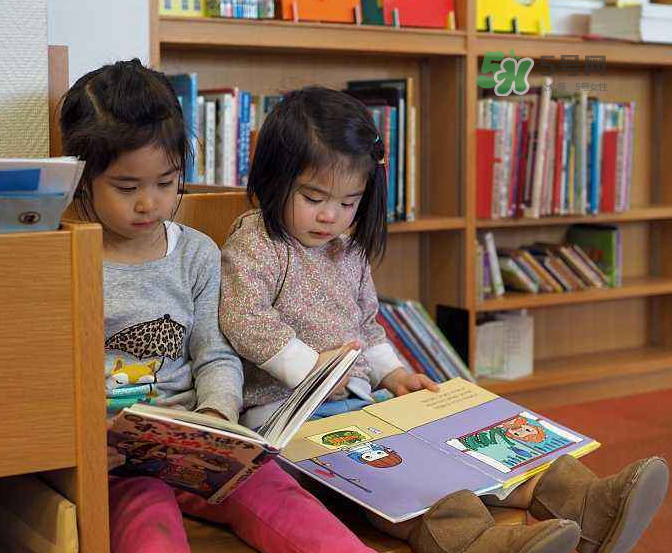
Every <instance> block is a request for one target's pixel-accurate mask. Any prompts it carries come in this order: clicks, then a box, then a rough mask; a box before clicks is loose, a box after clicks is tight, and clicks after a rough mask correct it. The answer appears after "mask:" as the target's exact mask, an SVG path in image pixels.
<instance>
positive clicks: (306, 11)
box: [277, 0, 359, 23]
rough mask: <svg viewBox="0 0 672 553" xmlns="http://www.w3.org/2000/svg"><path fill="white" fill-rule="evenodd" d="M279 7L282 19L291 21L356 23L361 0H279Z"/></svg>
mask: <svg viewBox="0 0 672 553" xmlns="http://www.w3.org/2000/svg"><path fill="white" fill-rule="evenodd" d="M278 7H279V10H277V11H278V12H279V14H278V15H279V17H280V19H285V20H289V21H291V20H295V21H324V22H330V23H355V8H358V7H359V0H279V2H278ZM297 12H298V13H297Z"/></svg>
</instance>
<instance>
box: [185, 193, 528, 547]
mask: <svg viewBox="0 0 672 553" xmlns="http://www.w3.org/2000/svg"><path fill="white" fill-rule="evenodd" d="M247 209H249V204H248V203H247V198H246V195H245V193H244V192H242V191H240V192H222V193H206V194H185V195H184V197H183V198H182V202H181V204H180V207H179V209H178V212H177V215H176V217H175V219H176V221H178V222H181V223H184V224H185V225H188V226H190V227H193V228H195V229H197V230H200V231H201V232H203V233H204V234H207V235H208V236H210V237H211V238H212V239H213V240H214V241H215V242H216V243H217V245H220V246H221V245H222V244H223V243H224V241H225V240H226V237H227V234H228V231H229V228H230V227H231V224H232V223H233V221H234V220H235V219H236V217H238V216H239V215H240V214H241V213H243V212H245V211H246V210H247ZM311 492H314V493H317V494H318V497H319V498H320V499H321V500H322V501H323V502H324V503H325V504H326V505H327V506H328V507H329V508H330V509H331V510H332V511H333V512H334V513H335V514H336V515H337V516H338V517H339V519H340V520H342V521H343V522H344V523H345V524H346V525H347V526H348V527H349V528H350V529H351V530H352V531H353V532H354V533H355V534H356V535H357V536H358V537H359V538H360V539H361V540H362V541H363V542H364V543H366V544H367V545H368V546H369V547H371V548H372V549H375V550H376V551H378V552H380V553H411V549H410V547H409V546H408V544H406V543H405V542H403V541H400V540H397V539H394V538H391V537H389V536H387V535H385V534H383V533H382V532H379V531H377V530H375V529H374V528H373V527H372V526H371V525H370V524H369V523H368V522H367V521H366V519H365V518H364V516H363V513H362V511H361V509H360V508H359V507H357V506H356V505H354V504H353V503H351V502H348V501H347V500H344V499H341V498H340V496H336V494H329V493H328V492H325V491H322V492H320V491H319V490H317V488H313V489H311ZM491 512H492V513H493V516H495V519H496V520H497V521H498V522H500V523H511V524H519V523H525V522H526V513H525V511H521V510H519V509H496V508H493V509H491ZM185 525H186V528H187V532H188V534H189V542H190V544H191V547H192V551H193V552H194V553H221V552H224V551H226V552H230V553H252V552H254V549H252V548H251V547H249V546H248V545H246V544H245V543H243V542H242V541H241V540H239V539H238V538H237V537H236V536H234V535H233V534H232V533H231V532H229V531H228V530H226V529H225V528H223V527H222V526H218V525H215V524H210V523H207V522H203V521H197V520H190V519H185Z"/></svg>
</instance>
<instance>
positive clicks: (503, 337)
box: [475, 309, 534, 380]
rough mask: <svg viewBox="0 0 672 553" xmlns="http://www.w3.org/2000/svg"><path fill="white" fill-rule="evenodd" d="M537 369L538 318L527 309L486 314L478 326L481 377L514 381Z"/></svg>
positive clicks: (477, 360) (477, 352) (477, 337)
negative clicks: (536, 340) (536, 322)
mask: <svg viewBox="0 0 672 553" xmlns="http://www.w3.org/2000/svg"><path fill="white" fill-rule="evenodd" d="M533 370H534V320H533V318H532V316H531V315H528V313H527V310H525V309H522V310H520V311H506V312H501V313H487V314H483V315H482V316H481V318H480V319H479V320H478V321H477V325H476V367H475V376H476V377H478V378H481V377H484V378H498V379H503V380H514V379H516V378H522V377H524V376H529V375H531V374H532V372H533Z"/></svg>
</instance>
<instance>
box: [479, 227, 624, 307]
mask: <svg viewBox="0 0 672 553" xmlns="http://www.w3.org/2000/svg"><path fill="white" fill-rule="evenodd" d="M483 242H484V244H485V245H481V244H480V242H479V243H478V244H477V251H476V255H477V265H476V266H477V296H478V298H479V300H481V301H482V300H483V299H485V298H488V297H497V296H501V295H503V294H504V292H505V290H510V291H515V292H525V293H532V294H536V293H540V292H547V293H553V292H574V291H578V290H585V289H588V288H606V287H616V286H620V285H621V283H622V265H623V259H622V258H623V255H622V246H621V243H622V240H621V233H620V229H618V228H617V227H610V226H600V225H573V226H572V227H570V228H569V230H568V232H567V240H566V242H565V243H562V244H552V243H547V242H536V243H534V244H531V245H528V246H521V247H519V248H497V247H496V245H495V242H494V237H493V235H492V233H490V232H488V233H486V234H485V235H484V236H483Z"/></svg>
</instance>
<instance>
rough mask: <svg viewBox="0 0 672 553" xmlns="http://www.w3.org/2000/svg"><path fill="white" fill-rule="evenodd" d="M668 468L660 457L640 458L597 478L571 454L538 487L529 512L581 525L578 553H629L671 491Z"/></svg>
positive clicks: (557, 462) (560, 460)
mask: <svg viewBox="0 0 672 553" xmlns="http://www.w3.org/2000/svg"><path fill="white" fill-rule="evenodd" d="M668 482H669V470H668V467H667V463H666V462H665V460H664V459H661V458H660V457H650V458H649V459H641V460H639V461H636V462H634V463H632V464H631V465H628V466H627V467H625V468H624V469H623V470H622V471H621V472H619V473H618V474H615V475H613V476H609V477H607V478H598V477H597V476H595V474H593V472H591V471H590V470H589V469H588V468H587V467H586V466H584V465H583V464H582V463H581V462H580V461H577V460H576V459H574V458H573V457H571V456H569V455H563V456H562V457H560V458H558V459H557V460H556V461H555V462H554V463H553V464H552V465H551V467H550V468H549V469H548V470H547V471H546V472H545V473H544V474H543V475H542V477H541V478H540V479H539V482H538V484H537V485H536V487H535V489H534V492H533V495H532V504H531V505H530V513H531V514H532V516H534V517H535V518H537V519H539V520H544V519H549V518H553V519H554V518H568V519H571V520H573V521H575V522H577V523H578V524H579V526H580V527H581V541H580V542H579V546H578V548H577V549H578V551H579V552H580V553H626V552H628V551H630V550H631V549H632V547H633V546H634V545H635V544H636V543H637V540H639V538H640V537H641V535H642V534H643V533H644V530H646V528H647V526H648V525H649V523H650V522H651V519H653V516H654V515H655V514H656V511H657V510H658V508H659V507H660V505H661V504H662V502H663V499H665V495H666V494H667V485H668Z"/></svg>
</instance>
